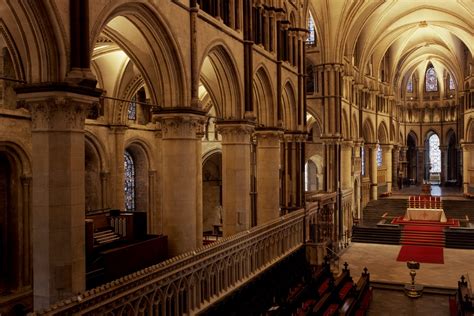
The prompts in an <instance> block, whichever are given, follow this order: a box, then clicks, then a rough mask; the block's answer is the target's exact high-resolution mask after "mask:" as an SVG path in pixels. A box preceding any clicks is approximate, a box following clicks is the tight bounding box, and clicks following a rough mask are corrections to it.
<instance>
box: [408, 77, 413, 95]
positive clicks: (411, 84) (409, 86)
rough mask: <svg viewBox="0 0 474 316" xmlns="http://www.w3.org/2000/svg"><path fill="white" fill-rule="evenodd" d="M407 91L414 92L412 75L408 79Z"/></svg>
mask: <svg viewBox="0 0 474 316" xmlns="http://www.w3.org/2000/svg"><path fill="white" fill-rule="evenodd" d="M407 92H408V93H413V80H412V78H411V77H410V79H408V83H407Z"/></svg>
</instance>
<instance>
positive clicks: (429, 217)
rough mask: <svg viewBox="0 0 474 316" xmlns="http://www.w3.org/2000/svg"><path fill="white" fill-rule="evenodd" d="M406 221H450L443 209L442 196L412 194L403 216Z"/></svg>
mask: <svg viewBox="0 0 474 316" xmlns="http://www.w3.org/2000/svg"><path fill="white" fill-rule="evenodd" d="M403 220H405V221H437V222H441V223H445V222H447V221H448V219H447V218H446V214H445V213H444V210H443V205H442V202H441V197H439V196H431V195H420V196H410V197H409V198H408V207H407V210H406V212H405V216H404V217H403Z"/></svg>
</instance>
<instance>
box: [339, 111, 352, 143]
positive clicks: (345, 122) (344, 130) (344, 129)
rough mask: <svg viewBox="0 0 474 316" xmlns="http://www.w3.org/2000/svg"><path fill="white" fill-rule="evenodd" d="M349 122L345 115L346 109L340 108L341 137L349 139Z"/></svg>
mask: <svg viewBox="0 0 474 316" xmlns="http://www.w3.org/2000/svg"><path fill="white" fill-rule="evenodd" d="M350 128H351V127H350V123H349V119H348V117H347V111H346V109H343V110H342V122H341V132H342V137H343V138H344V139H350V137H351V130H350Z"/></svg>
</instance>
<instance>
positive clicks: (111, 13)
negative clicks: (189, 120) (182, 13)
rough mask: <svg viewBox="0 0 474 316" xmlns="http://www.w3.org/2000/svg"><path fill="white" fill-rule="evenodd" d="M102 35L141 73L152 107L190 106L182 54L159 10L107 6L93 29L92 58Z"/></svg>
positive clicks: (140, 5)
mask: <svg viewBox="0 0 474 316" xmlns="http://www.w3.org/2000/svg"><path fill="white" fill-rule="evenodd" d="M103 31H105V32H106V35H107V36H108V37H109V38H111V39H112V40H113V41H114V42H116V43H117V44H118V45H119V46H120V48H121V49H122V50H123V51H124V52H125V53H126V54H127V55H128V56H129V57H130V59H132V61H133V62H134V64H135V65H136V66H137V67H138V68H139V69H140V72H141V73H142V75H143V78H144V81H145V82H146V85H147V86H148V87H149V88H150V97H151V99H152V102H153V103H155V104H159V105H162V106H163V107H177V106H183V105H186V104H190V96H189V94H188V90H189V89H187V84H186V80H185V74H184V69H185V67H184V63H183V56H182V53H181V51H180V50H179V49H178V45H177V41H176V40H175V37H174V35H173V34H172V32H171V31H170V28H169V27H168V24H167V23H166V22H165V19H164V18H163V15H162V14H161V13H160V12H159V11H158V8H157V7H154V6H152V5H148V4H146V3H125V4H120V3H118V2H111V3H110V4H109V5H107V6H105V7H104V9H103V10H102V11H101V12H100V13H99V15H98V18H97V20H96V22H95V24H94V25H93V26H92V29H91V45H90V47H91V51H90V56H91V58H92V53H93V48H94V46H95V45H94V44H95V42H96V40H97V38H98V37H99V34H100V33H101V32H103ZM134 47H141V48H142V49H140V50H136V49H134ZM145 57H146V58H145Z"/></svg>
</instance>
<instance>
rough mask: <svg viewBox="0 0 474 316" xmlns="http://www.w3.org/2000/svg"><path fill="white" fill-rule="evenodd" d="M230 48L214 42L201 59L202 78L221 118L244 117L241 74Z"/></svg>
mask: <svg viewBox="0 0 474 316" xmlns="http://www.w3.org/2000/svg"><path fill="white" fill-rule="evenodd" d="M229 52H230V50H229V49H228V48H227V47H226V46H225V45H224V44H223V43H221V42H217V43H212V44H211V45H210V46H209V47H208V48H207V49H206V51H205V54H204V55H203V56H204V58H203V60H202V61H201V68H200V69H201V72H200V73H201V74H200V79H201V82H202V83H203V84H204V86H205V88H206V90H207V91H208V93H209V95H210V96H211V99H212V102H213V104H214V106H215V107H216V114H217V116H218V117H219V118H224V119H236V118H241V117H242V112H243V111H242V97H241V85H240V82H241V80H240V76H239V73H238V70H237V67H236V66H235V65H236V62H235V60H234V58H233V56H232V54H230V53H229Z"/></svg>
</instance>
